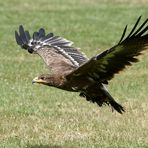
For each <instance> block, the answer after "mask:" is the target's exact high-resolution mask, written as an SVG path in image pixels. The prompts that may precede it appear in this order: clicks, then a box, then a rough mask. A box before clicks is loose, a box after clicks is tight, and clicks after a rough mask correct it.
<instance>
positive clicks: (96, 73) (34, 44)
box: [15, 17, 148, 113]
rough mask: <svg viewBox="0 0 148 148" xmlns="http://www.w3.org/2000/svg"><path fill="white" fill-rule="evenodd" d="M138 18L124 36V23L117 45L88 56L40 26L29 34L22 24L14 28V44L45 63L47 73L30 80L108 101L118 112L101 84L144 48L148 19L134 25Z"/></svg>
mask: <svg viewBox="0 0 148 148" xmlns="http://www.w3.org/2000/svg"><path fill="white" fill-rule="evenodd" d="M140 19H141V17H139V18H138V20H137V22H136V24H135V25H134V27H133V29H132V30H131V32H130V33H129V35H128V36H127V37H126V38H125V33H126V29H127V26H126V27H125V29H124V31H123V34H122V37H121V39H120V41H119V43H118V44H117V45H115V46H114V47H112V48H110V49H108V50H106V51H104V52H102V53H101V54H98V55H96V56H94V57H92V58H91V59H89V60H88V58H87V57H86V56H85V55H84V54H83V53H81V52H80V51H79V49H78V48H75V47H73V46H72V44H73V43H72V42H71V41H69V40H66V39H64V38H62V37H59V36H54V34H53V33H49V34H47V35H45V31H44V29H42V28H41V29H40V30H39V31H38V32H34V33H33V37H32V38H31V37H30V34H29V32H28V31H25V30H24V28H23V26H20V27H19V33H18V32H17V31H16V32H15V38H16V42H17V44H18V45H20V46H21V47H22V48H24V49H26V50H28V52H29V53H36V54H38V55H39V56H40V57H42V59H43V60H44V62H45V63H46V64H47V66H48V68H49V69H50V71H51V74H42V75H40V76H38V77H36V78H34V79H33V83H40V84H44V85H47V86H53V87H56V88H59V89H63V90H67V91H73V92H80V96H81V97H84V98H86V100H88V101H91V102H93V103H97V104H98V105H99V106H102V105H103V104H108V105H111V106H112V108H113V109H115V110H116V111H118V112H119V113H122V112H123V111H124V109H123V107H122V106H121V105H120V104H118V103H117V102H116V101H115V100H114V98H113V97H112V96H111V95H110V94H109V92H108V91H107V89H106V88H105V86H104V84H108V81H109V80H111V79H112V78H113V77H114V75H115V74H116V73H118V72H119V71H121V70H123V69H124V68H125V67H126V66H127V65H131V63H132V62H137V61H138V60H137V59H136V56H138V55H140V54H141V51H143V50H146V49H148V33H147V31H148V23H147V22H148V19H146V20H145V21H144V22H143V23H142V24H141V26H140V27H137V26H138V24H139V22H140Z"/></svg>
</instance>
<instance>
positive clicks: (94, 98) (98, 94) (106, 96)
mask: <svg viewBox="0 0 148 148" xmlns="http://www.w3.org/2000/svg"><path fill="white" fill-rule="evenodd" d="M99 86H100V87H98V86H95V85H94V87H91V88H90V89H89V90H88V91H87V92H84V91H83V92H81V93H80V96H81V97H84V98H86V100H87V101H90V102H92V103H97V104H98V105H99V106H100V107H101V106H102V105H104V104H107V105H110V106H111V107H112V108H113V109H114V110H116V111H117V112H118V113H120V114H122V113H123V112H125V110H124V108H123V107H122V106H121V105H120V104H119V103H117V102H116V101H115V100H114V98H113V97H112V96H111V95H110V93H109V92H108V90H107V89H106V87H105V86H104V85H102V84H100V85H99Z"/></svg>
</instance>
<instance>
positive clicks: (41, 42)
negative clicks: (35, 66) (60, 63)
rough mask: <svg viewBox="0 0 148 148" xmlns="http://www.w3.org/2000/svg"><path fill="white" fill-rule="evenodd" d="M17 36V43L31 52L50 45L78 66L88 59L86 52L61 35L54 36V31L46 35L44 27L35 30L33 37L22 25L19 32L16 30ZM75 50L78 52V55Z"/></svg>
mask: <svg viewBox="0 0 148 148" xmlns="http://www.w3.org/2000/svg"><path fill="white" fill-rule="evenodd" d="M15 38H16V42H17V44H18V45H20V46H21V47H22V48H24V49H27V50H28V52H30V53H37V50H38V49H40V48H43V47H45V46H48V47H49V48H54V49H56V52H57V53H59V54H61V55H63V56H64V57H65V58H66V59H68V60H70V61H71V62H72V63H73V65H74V66H76V67H78V66H80V65H81V64H82V63H84V62H86V61H87V58H86V56H85V55H84V54H82V53H81V52H80V51H78V49H77V48H75V47H72V44H73V42H71V41H69V40H67V39H64V38H62V37H60V36H54V34H53V33H48V34H47V35H45V30H44V29H43V28H40V29H39V31H38V32H34V33H33V36H32V39H31V37H30V34H29V32H28V31H24V28H23V26H22V25H20V27H19V33H18V32H17V31H15ZM73 52H74V53H77V56H76V55H74V54H73Z"/></svg>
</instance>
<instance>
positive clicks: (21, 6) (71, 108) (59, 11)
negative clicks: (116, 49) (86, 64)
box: [0, 0, 148, 148]
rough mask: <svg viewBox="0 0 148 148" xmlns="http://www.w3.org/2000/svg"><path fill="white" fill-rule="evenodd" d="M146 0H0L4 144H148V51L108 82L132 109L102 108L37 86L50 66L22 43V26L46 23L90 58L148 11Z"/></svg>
mask: <svg viewBox="0 0 148 148" xmlns="http://www.w3.org/2000/svg"><path fill="white" fill-rule="evenodd" d="M147 8H148V1H147V0H132V1H130V2H128V1H124V2H123V1H122V0H115V1H114V0H105V1H104V0H99V1H98V0H91V1H90V0H79V1H78V0H73V1H70V0H69V1H68V0H42V1H40V0H36V1H30V0H13V1H12V0H5V1H2V0H0V18H1V21H0V22H1V23H0V45H1V46H0V86H1V87H0V147H5V148H13V147H14V148H17V147H18V148H20V147H30V148H36V147H38V148H39V147H43V148H79V147H80V148H82V147H84V148H98V147H103V148H104V147H109V148H119V147H122V148H127V147H129V148H137V147H139V148H142V147H143V148H146V147H148V108H147V106H148V93H147V90H148V68H147V65H148V58H147V57H148V52H144V55H143V56H140V57H139V59H140V62H139V63H136V64H134V65H133V66H132V67H128V68H127V69H126V70H124V71H123V72H121V73H120V74H119V75H116V77H115V78H114V79H113V80H111V81H110V83H109V86H108V89H109V90H110V92H111V94H112V95H113V96H114V98H116V100H118V102H119V103H121V104H122V105H123V106H124V107H125V109H126V112H125V113H124V114H123V115H120V114H118V113H116V112H112V110H111V109H110V108H109V107H108V106H104V107H102V108H99V107H98V106H97V105H95V104H91V103H89V102H87V101H85V99H83V98H80V97H79V96H78V94H77V93H70V92H65V91H62V90H58V89H54V88H48V87H47V86H42V85H32V84H31V81H32V79H33V78H34V77H36V76H38V75H39V74H41V73H46V72H48V70H47V68H46V66H45V65H44V63H43V61H42V60H41V59H40V58H39V57H38V56H35V55H30V54H29V53H27V52H26V51H25V50H22V49H20V47H18V46H17V44H16V42H15V38H14V31H15V30H18V26H19V25H20V24H22V25H24V27H25V28H26V29H28V30H30V32H31V33H32V32H33V31H36V30H38V29H39V28H40V27H43V28H45V29H46V30H47V32H54V33H55V34H56V35H60V36H63V37H65V38H67V39H69V40H72V41H73V42H75V46H76V47H80V48H81V50H82V51H83V52H85V53H86V54H87V55H88V57H91V56H93V55H95V54H97V53H99V52H101V51H103V50H105V49H108V48H109V47H112V46H113V45H115V44H116V43H117V42H118V41H119V39H120V37H121V34H122V31H123V29H124V27H125V25H126V24H129V30H128V31H130V29H131V27H132V25H133V24H134V23H135V21H136V20H137V18H138V17H139V16H140V15H142V16H143V17H142V21H144V20H145V19H146V18H147V17H148V15H147V14H148V9H147Z"/></svg>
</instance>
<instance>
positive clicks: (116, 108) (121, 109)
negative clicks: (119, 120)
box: [109, 100, 125, 114]
mask: <svg viewBox="0 0 148 148" xmlns="http://www.w3.org/2000/svg"><path fill="white" fill-rule="evenodd" d="M109 103H110V105H111V106H112V107H113V108H114V109H115V110H116V111H117V112H118V113H120V114H122V113H123V112H125V110H124V108H123V107H122V106H121V105H120V104H118V103H117V102H116V101H114V100H112V101H110V102H109Z"/></svg>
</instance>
